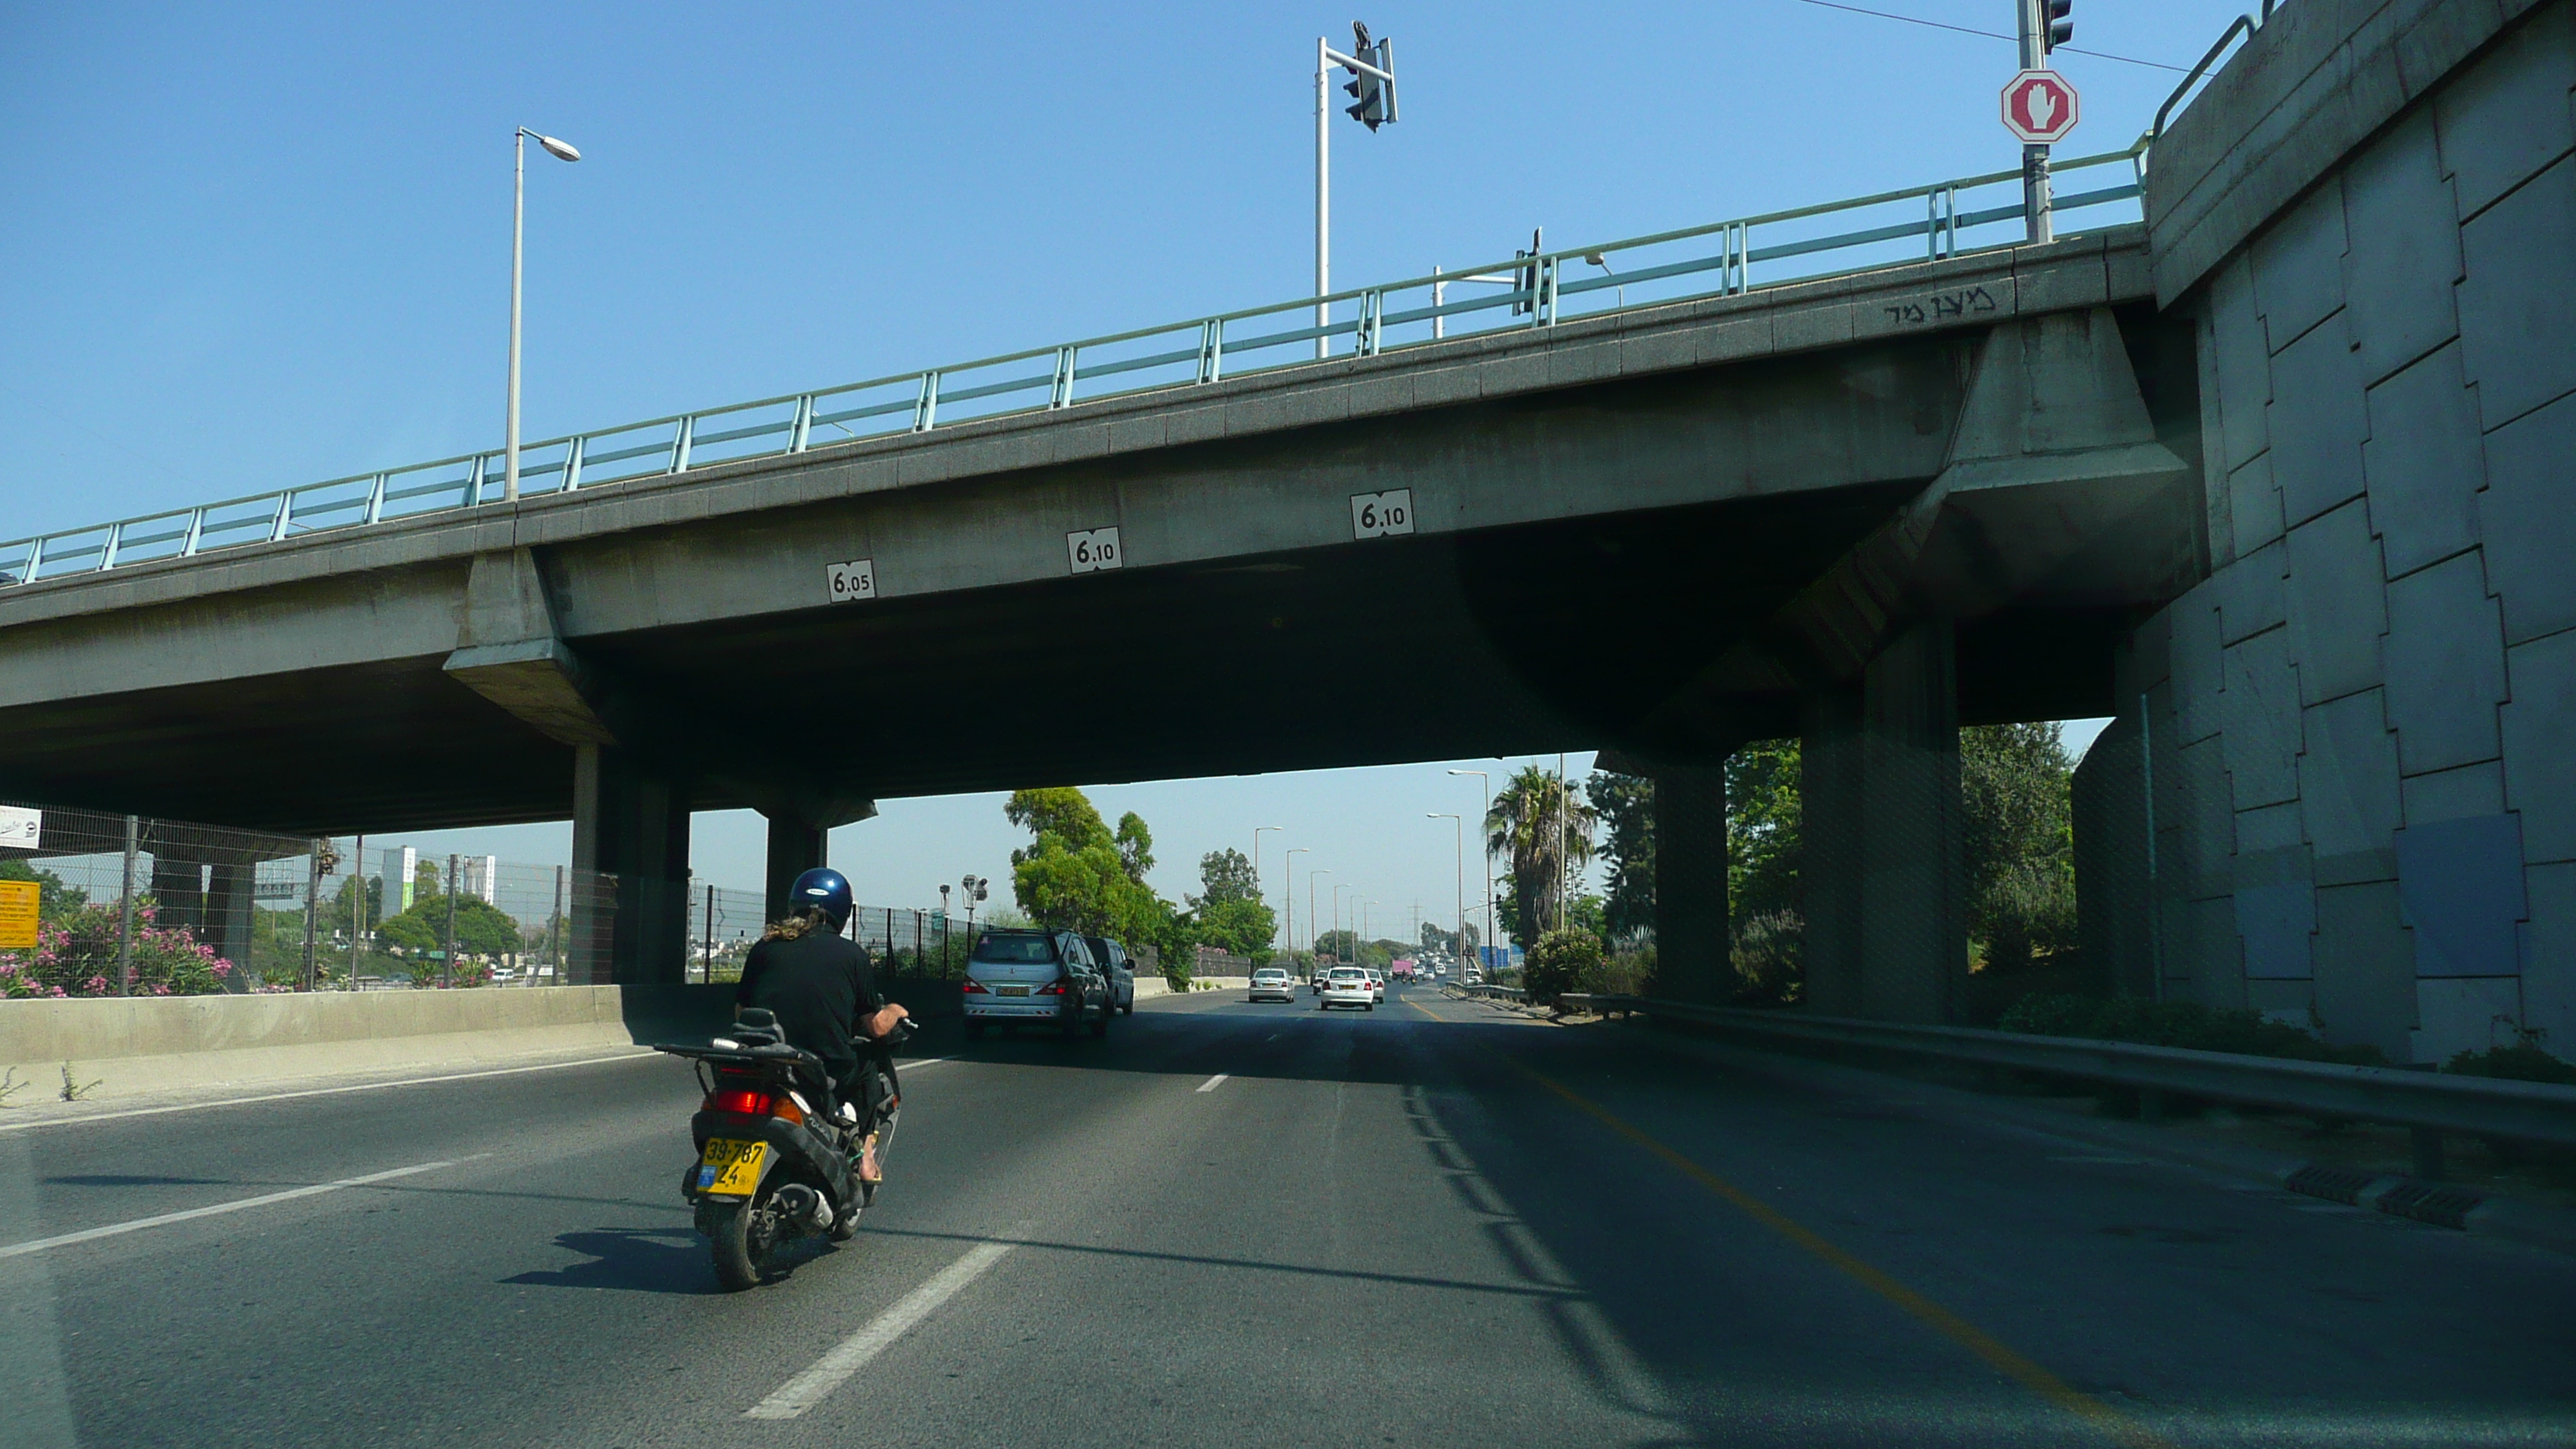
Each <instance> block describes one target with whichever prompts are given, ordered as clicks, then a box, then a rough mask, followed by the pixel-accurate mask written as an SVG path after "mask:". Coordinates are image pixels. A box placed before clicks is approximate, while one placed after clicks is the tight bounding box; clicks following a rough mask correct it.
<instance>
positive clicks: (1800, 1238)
mask: <svg viewBox="0 0 2576 1449" xmlns="http://www.w3.org/2000/svg"><path fill="white" fill-rule="evenodd" d="M1417 1009H1420V1008H1419V1007H1417ZM1422 1014H1423V1015H1425V1016H1431V1017H1432V1018H1433V1020H1435V1021H1436V1020H1440V1019H1441V1018H1439V1017H1437V1016H1434V1015H1433V1013H1432V1012H1430V1011H1428V1010H1423V1011H1422ZM1497 1055H1500V1054H1499V1053H1497ZM1503 1062H1504V1064H1505V1065H1506V1066H1509V1067H1510V1068H1511V1069H1512V1070H1514V1071H1516V1072H1519V1073H1521V1074H1522V1075H1523V1076H1526V1077H1528V1078H1529V1079H1530V1080H1532V1081H1534V1082H1536V1083H1538V1084H1539V1085H1540V1086H1542V1087H1545V1088H1547V1089H1548V1090H1549V1091H1550V1092H1553V1093H1555V1094H1556V1095H1557V1096H1558V1097H1559V1098H1561V1099H1562V1100H1563V1101H1565V1102H1566V1104H1567V1105H1569V1106H1571V1107H1573V1108H1574V1109H1575V1110H1576V1111H1579V1112H1581V1113H1583V1114H1584V1115H1585V1116H1588V1117H1590V1118H1592V1119H1593V1120H1594V1121H1596V1122H1599V1123H1600V1124H1601V1125H1602V1126H1604V1127H1607V1128H1609V1129H1610V1130H1611V1131H1612V1132H1615V1133H1617V1134H1618V1135H1619V1136H1621V1137H1624V1138H1626V1139H1627V1140H1628V1141H1630V1142H1632V1143H1635V1144H1636V1145H1637V1146H1639V1147H1641V1148H1644V1149H1645V1150H1646V1151H1647V1152H1648V1153H1650V1154H1652V1155H1653V1156H1654V1157H1656V1158H1657V1159H1658V1160H1660V1161H1662V1162H1663V1163H1664V1164H1665V1165H1666V1166H1669V1167H1671V1168H1672V1169H1673V1170H1674V1171H1676V1172H1679V1173H1680V1174H1681V1175H1682V1176H1684V1177H1687V1178H1689V1179H1690V1180H1691V1181H1693V1182H1696V1183H1698V1184H1699V1185H1700V1186H1702V1187H1704V1188H1707V1189H1708V1190H1709V1191H1710V1192H1713V1193H1715V1194H1717V1195H1718V1196H1719V1197H1722V1198H1724V1199H1726V1200H1727V1202H1729V1203H1730V1204H1732V1205H1734V1207H1735V1208H1736V1210H1738V1211H1739V1212H1742V1213H1743V1214H1744V1215H1745V1216H1746V1217H1749V1218H1751V1219H1753V1220H1754V1221H1755V1222H1757V1223H1760V1224H1761V1225H1762V1226H1764V1227H1766V1228H1769V1229H1770V1230H1771V1231H1773V1232H1775V1233H1778V1234H1779V1235H1780V1236H1781V1237H1784V1238H1786V1239H1788V1240H1789V1241H1790V1242H1792V1243H1795V1244H1797V1245H1798V1246H1799V1247H1801V1248H1804V1249H1805V1250H1807V1252H1808V1253H1810V1254H1812V1255H1814V1256H1815V1257H1817V1258H1820V1259H1822V1260H1823V1261H1824V1262H1825V1263H1827V1264H1828V1265H1830V1266H1831V1267H1833V1268H1834V1269H1836V1270H1837V1271H1839V1272H1841V1273H1842V1274H1843V1275H1844V1276H1845V1277H1847V1278H1850V1279H1851V1280H1852V1281H1853V1282H1856V1283H1858V1284H1860V1285H1861V1286H1862V1287H1864V1288H1867V1289H1868V1290H1869V1291H1871V1292H1872V1293H1875V1294H1877V1295H1878V1296H1879V1297H1881V1298H1884V1299H1886V1300H1887V1301H1888V1302H1890V1303H1893V1304H1895V1305H1896V1306H1897V1307H1899V1308H1902V1309H1904V1310H1905V1311H1906V1312H1907V1313H1909V1314H1911V1315H1913V1316H1914V1318H1915V1319H1917V1320H1918V1321H1920V1322H1921V1323H1923V1324H1924V1325H1925V1326H1927V1327H1929V1328H1931V1329H1932V1330H1933V1331H1934V1332H1936V1333H1938V1334H1940V1335H1941V1336H1942V1337H1944V1338H1946V1339H1949V1340H1950V1341H1951V1342H1952V1343H1955V1344H1957V1345H1959V1346H1960V1347H1961V1348H1964V1349H1966V1350H1968V1351H1969V1352H1970V1353H1973V1354H1975V1355H1976V1356H1977V1357H1979V1358H1981V1359H1984V1360H1985V1361H1986V1362H1987V1363H1988V1364H1990V1365H1992V1366H1993V1367H1994V1368H1995V1369H1996V1370H1998V1371H1999V1372H2001V1373H2002V1374H2004V1376H2006V1377H2007V1378H2010V1379H2012V1380H2013V1381H2014V1382H2016V1383H2018V1384H2020V1385H2021V1386H2022V1387H2024V1388H2026V1389H2028V1390H2030V1391H2031V1392H2032V1393H2034V1394H2037V1395H2039V1396H2040V1397H2041V1398H2043V1399H2046V1400H2048V1401H2049V1402H2050V1403H2052V1404H2055V1405H2056V1406H2057V1407H2059V1408H2061V1409H2063V1410H2065V1411H2066V1412H2067V1413H2069V1414H2072V1415H2074V1416H2075V1417H2076V1418H2078V1419H2081V1420H2083V1421H2084V1422H2085V1423H2086V1424H2088V1425H2090V1426H2091V1427H2093V1428H2094V1429H2097V1430H2099V1431H2101V1433H2102V1434H2103V1435H2104V1436H2106V1437H2108V1438H2109V1439H2111V1440H2112V1441H2113V1442H2114V1443H2118V1444H2124V1445H2127V1446H2130V1449H2173V1445H2172V1442H2171V1441H2169V1440H2167V1439H2164V1438H2161V1437H2159V1436H2158V1435H2156V1434H2155V1433H2153V1432H2151V1431H2150V1430H2148V1429H2147V1428H2146V1426H2144V1425H2142V1424H2140V1423H2138V1422H2137V1421H2135V1420H2133V1419H2131V1418H2129V1417H2128V1416H2127V1415H2125V1414H2122V1413H2121V1412H2120V1411H2119V1410H2117V1409H2114V1408H2112V1407H2111V1406H2110V1405H2108V1404H2106V1403H2103V1402H2102V1401H2101V1400H2100V1399H2097V1398H2095V1397H2093V1396H2092V1395H2091V1394H2088V1393H2085V1392H2084V1391H2082V1390H2081V1389H2078V1388H2076V1387H2075V1386H2074V1385H2072V1384H2070V1383H2068V1382H2066V1381H2065V1380H2064V1379H2061V1378H2059V1377H2058V1376H2057V1375H2055V1374H2053V1373H2050V1372H2049V1371H2048V1370H2046V1369H2044V1368H2041V1367H2040V1366H2039V1365H2038V1364H2035V1363H2033V1362H2031V1361H2030V1360H2029V1359H2026V1358H2024V1357H2022V1356H2021V1355H2020V1354H2018V1353H2015V1352H2013V1350H2012V1349H2010V1348H2008V1347H2006V1346H2005V1345H2004V1344H2003V1343H2002V1342H2000V1341H1998V1340H1997V1339H1996V1338H1995V1337H1994V1336H1993V1335H1991V1334H1988V1333H1987V1332H1985V1330H1983V1329H1981V1328H1979V1327H1977V1326H1976V1325H1975V1324H1973V1323H1970V1322H1969V1321H1967V1320H1966V1319H1964V1318H1961V1317H1960V1316H1959V1315H1957V1314H1955V1313H1952V1312H1951V1311H1950V1310H1949V1309H1947V1308H1944V1307H1942V1306H1941V1305H1940V1304H1938V1303H1935V1302H1933V1301H1932V1300H1931V1299H1929V1298H1926V1297H1924V1296H1923V1295H1922V1294H1920V1293H1917V1292H1915V1291H1914V1290H1913V1289H1911V1288H1908V1287H1906V1286H1905V1285H1904V1284H1902V1283H1900V1282H1898V1281H1896V1280H1895V1279H1894V1278H1892V1277H1889V1276H1888V1275H1887V1274H1886V1273H1884V1272H1882V1271H1880V1270H1879V1269H1877V1268H1874V1267H1872V1266H1870V1265H1869V1264H1868V1263H1865V1262H1863V1261H1861V1260H1860V1259H1859V1258H1856V1257H1854V1256H1852V1255H1851V1254H1850V1253H1847V1252H1845V1251H1843V1250H1842V1249H1841V1248H1839V1247H1837V1246H1835V1245H1834V1244H1833V1243H1832V1242H1831V1241H1829V1240H1827V1239H1826V1238H1825V1237H1824V1236H1823V1235H1822V1234H1820V1233H1817V1232H1816V1231H1814V1230H1813V1229H1811V1228H1809V1227H1807V1226H1806V1225H1805V1224H1804V1223H1801V1222H1799V1221H1798V1220H1797V1219H1795V1218H1792V1217H1790V1216H1789V1215H1788V1214H1786V1213H1784V1212H1781V1211H1780V1210H1779V1209H1778V1208H1775V1207H1773V1206H1771V1205H1770V1204H1769V1203H1766V1202H1764V1201H1762V1200H1761V1199H1760V1198H1757V1197H1755V1196H1754V1195H1753V1194H1751V1193H1749V1192H1746V1191H1745V1190H1744V1189H1742V1188H1740V1187H1737V1186H1736V1185H1735V1184H1733V1183H1731V1182H1728V1181H1727V1180H1726V1179H1725V1178H1722V1177H1720V1176H1718V1175H1717V1174H1716V1173H1713V1172H1711V1171H1709V1170H1708V1169H1707V1168H1705V1167H1702V1166H1700V1165H1699V1164H1698V1163H1696V1162H1693V1161H1691V1160H1690V1159H1689V1158H1688V1157H1685V1156H1683V1155H1682V1154H1681V1153H1679V1152H1676V1151H1674V1150H1673V1149H1672V1148H1670V1147H1667V1146H1665V1145H1664V1144H1663V1143H1662V1142H1661V1141H1659V1140H1657V1139H1656V1138H1654V1137H1652V1136H1650V1135H1648V1134H1647V1133H1646V1132H1645V1131H1644V1130H1643V1129H1641V1128H1638V1127H1634V1126H1631V1125H1630V1124H1629V1123H1628V1122H1627V1121H1626V1120H1625V1119H1623V1118H1621V1117H1619V1116H1618V1115H1617V1114H1616V1113H1613V1112H1611V1111H1610V1110H1609V1109H1608V1108H1606V1107H1602V1106H1600V1105H1598V1104H1597V1103H1595V1102H1593V1101H1592V1100H1591V1099H1590V1098H1588V1097H1585V1096H1584V1095H1583V1094H1582V1093H1580V1092H1577V1091H1575V1090H1574V1089H1573V1088H1571V1087H1568V1086H1566V1085H1565V1084H1564V1083H1562V1082H1559V1081H1558V1080H1556V1079H1555V1078H1554V1077H1551V1076H1549V1075H1547V1074H1546V1073H1545V1072H1542V1071H1539V1070H1538V1069H1537V1068H1535V1067H1531V1066H1526V1065H1524V1064H1522V1063H1520V1062H1517V1061H1513V1060H1512V1059H1511V1058H1510V1057H1507V1056H1506V1057H1503Z"/></svg>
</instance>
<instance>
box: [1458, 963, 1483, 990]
mask: <svg viewBox="0 0 2576 1449" xmlns="http://www.w3.org/2000/svg"><path fill="white" fill-rule="evenodd" d="M1458 981H1459V984H1460V985H1463V986H1482V985H1484V984H1485V973H1484V972H1482V971H1479V970H1477V969H1476V968H1475V967H1473V966H1470V967H1468V968H1467V974H1466V975H1464V976H1461V977H1459V978H1458Z"/></svg>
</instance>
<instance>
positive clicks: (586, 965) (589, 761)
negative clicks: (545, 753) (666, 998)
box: [570, 745, 689, 986]
mask: <svg viewBox="0 0 2576 1449" xmlns="http://www.w3.org/2000/svg"><path fill="white" fill-rule="evenodd" d="M572 864H573V871H574V873H575V874H576V875H583V874H584V873H585V872H598V873H601V874H605V875H611V876H614V877H616V880H617V885H616V894H615V897H614V899H613V900H610V899H604V898H602V897H601V896H600V895H598V894H595V893H591V892H580V893H577V894H576V896H575V898H574V901H573V904H572V907H571V912H570V914H571V916H572V920H571V922H570V928H571V937H572V940H573V943H574V946H575V951H574V953H573V961H574V963H575V969H574V975H575V979H576V980H577V981H578V980H580V979H582V978H584V977H587V979H588V980H589V981H591V982H593V983H614V984H616V985H619V986H643V985H655V984H663V983H672V982H678V981H682V980H685V979H686V973H687V969H688V934H689V792H688V782H687V781H685V780H682V779H679V778H677V777H676V776H675V775H674V774H672V773H671V772H669V771H668V770H667V769H665V768H657V767H655V766H654V765H650V764H648V763H646V762H645V761H643V760H640V759H638V758H637V757H636V755H635V753H634V752H633V751H630V750H625V749H620V748H618V747H616V746H613V745H582V746H579V747H578V748H577V749H575V751H574V752H573V820H572Z"/></svg>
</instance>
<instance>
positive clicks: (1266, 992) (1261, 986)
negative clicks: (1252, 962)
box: [1251, 966, 1297, 1001]
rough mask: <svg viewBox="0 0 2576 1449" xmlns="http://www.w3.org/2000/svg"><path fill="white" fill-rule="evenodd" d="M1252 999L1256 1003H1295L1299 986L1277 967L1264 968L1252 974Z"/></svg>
mask: <svg viewBox="0 0 2576 1449" xmlns="http://www.w3.org/2000/svg"><path fill="white" fill-rule="evenodd" d="M1251 999H1252V1000H1254V1001H1294V1000H1296V999H1297V985H1296V983H1295V982H1293V981H1290V980H1289V979H1288V973H1287V972H1285V971H1282V970H1280V969H1279V968H1278V967H1276V966H1264V967H1262V968H1261V969H1260V970H1258V971H1255V972H1253V973H1252V996H1251Z"/></svg>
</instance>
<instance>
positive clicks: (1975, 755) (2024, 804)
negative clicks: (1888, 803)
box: [1959, 723, 2075, 970]
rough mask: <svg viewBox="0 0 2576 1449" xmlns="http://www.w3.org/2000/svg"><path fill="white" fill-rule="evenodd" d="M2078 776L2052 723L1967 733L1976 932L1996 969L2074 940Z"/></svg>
mask: <svg viewBox="0 0 2576 1449" xmlns="http://www.w3.org/2000/svg"><path fill="white" fill-rule="evenodd" d="M2073 773H2074V762H2073V761H2072V760H2070V759H2068V758H2067V755H2066V744H2065V741H2064V739H2063V737H2062V736H2061V735H2060V733H2059V730H2058V726H2057V725H2056V724H2054V723H2040V724H2005V725H1981V726H1977V727H1975V728H1971V729H1963V730H1961V731H1959V797H1960V804H1961V806H1962V812H1961V813H1962V816H1963V820H1962V829H1961V834H1962V836H1963V837H1964V840H1963V845H1964V850H1963V854H1964V855H1965V857H1966V859H1965V861H1964V862H1963V864H1964V866H1965V868H1966V874H1967V896H1968V934H1969V936H1970V938H1971V939H1972V940H1974V941H1976V942H1977V943H1978V944H1979V945H1980V946H1981V947H1982V951H1981V954H1982V955H1983V956H1984V958H1985V963H1986V966H1987V968H1988V969H1990V970H2011V969H2013V968H2016V967H2022V966H2028V965H2030V964H2031V962H2032V959H2033V958H2034V957H2035V956H2037V955H2040V954H2042V953H2047V952H2055V951H2061V950H2064V949H2066V948H2068V947H2070V946H2072V945H2074V944H2075V837H2074V806H2073V801H2072V798H2071V795H2070V793H2069V788H2070V781H2071V779H2072V776H2073Z"/></svg>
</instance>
